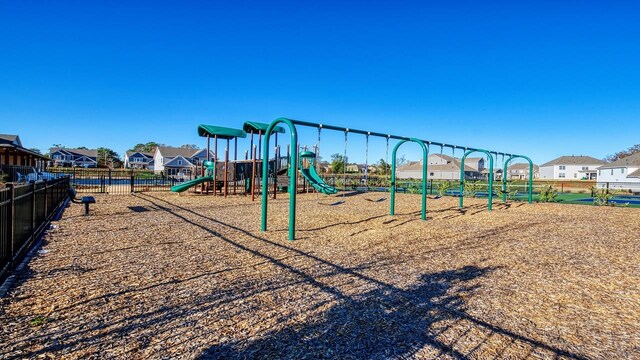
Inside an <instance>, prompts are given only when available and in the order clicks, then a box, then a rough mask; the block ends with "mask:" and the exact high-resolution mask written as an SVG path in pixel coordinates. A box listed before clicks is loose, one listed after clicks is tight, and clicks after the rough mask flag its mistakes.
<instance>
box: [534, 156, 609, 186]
mask: <svg viewBox="0 0 640 360" xmlns="http://www.w3.org/2000/svg"><path fill="white" fill-rule="evenodd" d="M605 164H606V162H604V161H602V160H599V159H596V158H593V157H591V156H582V155H580V156H574V155H571V156H560V157H559V158H557V159H553V160H551V161H549V162H547V163H544V164H542V165H540V179H542V180H595V179H596V178H597V173H598V171H597V169H598V167H600V166H602V165H605Z"/></svg>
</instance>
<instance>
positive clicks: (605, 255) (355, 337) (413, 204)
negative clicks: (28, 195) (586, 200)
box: [0, 193, 640, 359]
mask: <svg viewBox="0 0 640 360" xmlns="http://www.w3.org/2000/svg"><path fill="white" fill-rule="evenodd" d="M366 198H367V195H366V194H357V195H354V196H349V197H346V198H345V202H344V203H343V204H341V205H340V206H324V205H320V204H319V203H318V197H317V195H316V194H298V201H297V232H296V241H288V238H289V228H288V225H289V224H288V219H287V212H288V207H289V198H288V196H287V194H282V196H278V198H277V199H275V200H273V199H272V200H270V201H269V205H268V206H269V210H270V213H269V214H270V215H269V230H268V231H266V232H262V231H261V228H260V221H259V219H260V215H261V206H260V202H259V201H256V202H252V201H251V199H250V197H248V196H235V197H233V196H229V197H227V198H224V197H220V196H218V197H215V198H214V197H212V196H202V195H194V194H175V193H143V194H134V195H132V196H109V195H98V196H97V205H96V206H95V207H94V208H92V212H93V213H92V214H91V216H83V215H82V208H81V207H80V206H72V207H69V208H68V209H67V210H66V212H65V214H64V216H63V217H62V219H61V220H60V221H58V222H56V223H55V224H54V225H55V226H56V227H55V229H53V230H51V231H50V232H49V233H48V235H47V236H46V238H45V243H44V245H43V247H42V248H41V250H40V251H39V252H38V254H37V255H36V256H35V257H34V258H33V259H32V260H31V262H30V264H29V266H28V269H27V271H25V272H23V273H22V275H21V277H20V278H19V279H18V282H17V284H16V286H15V287H14V289H13V290H12V291H11V292H10V294H9V296H8V297H6V298H3V299H1V300H0V301H1V304H0V305H1V306H0V309H1V310H0V311H1V312H0V322H1V323H2V324H3V326H2V329H1V330H0V357H2V358H14V357H38V356H39V355H47V356H50V357H53V358H86V357H118V358H124V357H132V358H149V357H151V358H172V357H183V358H225V359H235V358H340V359H363V358H366V359H379V358H407V357H414V358H435V357H438V358H444V359H447V358H452V359H460V358H481V359H485V358H514V359H519V358H633V357H635V356H637V355H638V353H639V352H640V349H639V348H638V344H640V338H639V335H638V332H637V325H638V323H637V322H638V319H639V318H640V303H639V302H638V299H639V298H640V292H639V290H638V289H640V278H639V277H638V276H637V274H638V273H639V270H640V269H639V268H638V264H640V255H639V254H640V252H639V251H638V235H637V234H639V233H640V215H638V212H637V209H632V208H616V207H599V208H595V207H587V206H580V205H560V204H541V203H534V204H527V203H526V202H518V203H513V202H507V203H506V204H502V203H501V202H499V201H497V199H496V201H495V203H494V204H493V211H491V212H490V211H488V210H487V202H486V199H465V206H464V208H463V209H459V208H458V206H459V204H458V199H457V198H454V197H443V198H441V199H438V200H431V199H429V200H428V201H429V207H428V212H427V219H426V221H423V220H421V219H420V215H421V210H420V209H421V196H420V195H416V194H397V195H396V204H395V206H396V209H395V215H394V216H390V215H389V214H388V211H389V202H388V201H386V202H371V201H367V200H366Z"/></svg>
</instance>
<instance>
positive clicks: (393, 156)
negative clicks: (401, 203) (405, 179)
mask: <svg viewBox="0 0 640 360" xmlns="http://www.w3.org/2000/svg"><path fill="white" fill-rule="evenodd" d="M406 142H407V140H402V141H400V142H398V143H397V144H396V146H394V147H393V151H392V152H391V184H390V185H391V201H390V203H389V215H395V209H396V154H397V153H398V148H399V147H400V145H402V144H404V143H406Z"/></svg>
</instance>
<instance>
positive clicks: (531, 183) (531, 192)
mask: <svg viewBox="0 0 640 360" xmlns="http://www.w3.org/2000/svg"><path fill="white" fill-rule="evenodd" d="M527 160H529V194H528V195H529V196H527V197H528V200H529V204H531V203H532V202H533V162H532V161H531V159H529V158H527Z"/></svg>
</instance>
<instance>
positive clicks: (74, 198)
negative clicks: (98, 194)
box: [67, 188, 96, 215]
mask: <svg viewBox="0 0 640 360" xmlns="http://www.w3.org/2000/svg"><path fill="white" fill-rule="evenodd" d="M67 193H68V194H69V199H70V200H71V202H73V203H76V204H83V205H84V214H85V215H89V204H95V203H96V199H95V198H94V197H93V196H83V197H82V198H80V199H78V193H77V192H76V189H74V188H69V190H67Z"/></svg>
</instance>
